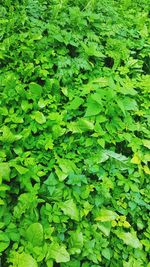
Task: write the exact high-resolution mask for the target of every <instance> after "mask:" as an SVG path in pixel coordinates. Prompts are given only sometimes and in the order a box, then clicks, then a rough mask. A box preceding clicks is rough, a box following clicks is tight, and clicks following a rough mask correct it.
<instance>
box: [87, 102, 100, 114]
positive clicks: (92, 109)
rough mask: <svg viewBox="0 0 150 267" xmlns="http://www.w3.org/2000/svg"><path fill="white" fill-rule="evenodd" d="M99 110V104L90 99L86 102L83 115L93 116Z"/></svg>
mask: <svg viewBox="0 0 150 267" xmlns="http://www.w3.org/2000/svg"><path fill="white" fill-rule="evenodd" d="M100 112H101V106H100V104H98V103H97V102H96V101H94V100H92V99H90V100H89V101H88V103H87V110H86V113H85V117H90V116H95V115H97V114H99V113H100Z"/></svg>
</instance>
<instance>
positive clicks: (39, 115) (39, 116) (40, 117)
mask: <svg viewBox="0 0 150 267" xmlns="http://www.w3.org/2000/svg"><path fill="white" fill-rule="evenodd" d="M32 118H33V119H34V120H35V121H36V122H38V123H39V124H43V123H45V122H46V118H45V116H44V114H43V113H42V112H40V111H36V112H35V113H34V115H32Z"/></svg>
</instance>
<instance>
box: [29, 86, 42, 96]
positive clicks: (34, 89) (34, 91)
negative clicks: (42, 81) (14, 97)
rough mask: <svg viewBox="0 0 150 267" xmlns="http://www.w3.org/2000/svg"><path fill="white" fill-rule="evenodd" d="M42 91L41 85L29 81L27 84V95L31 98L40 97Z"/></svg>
mask: <svg viewBox="0 0 150 267" xmlns="http://www.w3.org/2000/svg"><path fill="white" fill-rule="evenodd" d="M41 93H42V87H41V86H40V85H39V84H37V83H34V82H32V83H30V84H29V95H30V98H31V99H34V98H40V96H41Z"/></svg>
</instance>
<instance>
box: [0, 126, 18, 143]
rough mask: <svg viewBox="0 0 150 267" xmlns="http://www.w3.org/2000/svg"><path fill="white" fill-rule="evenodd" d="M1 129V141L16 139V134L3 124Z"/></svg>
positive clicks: (10, 141) (11, 141) (9, 141)
mask: <svg viewBox="0 0 150 267" xmlns="http://www.w3.org/2000/svg"><path fill="white" fill-rule="evenodd" d="M2 131H3V135H2V137H1V140H2V142H6V143H7V142H8V143H13V142H14V141H15V140H16V136H15V135H14V134H13V133H12V132H11V130H10V129H9V127H7V126H4V127H3V129H2Z"/></svg>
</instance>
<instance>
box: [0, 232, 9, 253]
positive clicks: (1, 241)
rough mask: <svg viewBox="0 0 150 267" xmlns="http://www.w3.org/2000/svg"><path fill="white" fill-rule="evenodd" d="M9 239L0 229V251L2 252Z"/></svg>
mask: <svg viewBox="0 0 150 267" xmlns="http://www.w3.org/2000/svg"><path fill="white" fill-rule="evenodd" d="M9 243H10V240H9V238H8V236H7V234H6V233H4V232H3V231H0V252H3V251H4V250H5V249H6V248H7V247H8V246H9Z"/></svg>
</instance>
